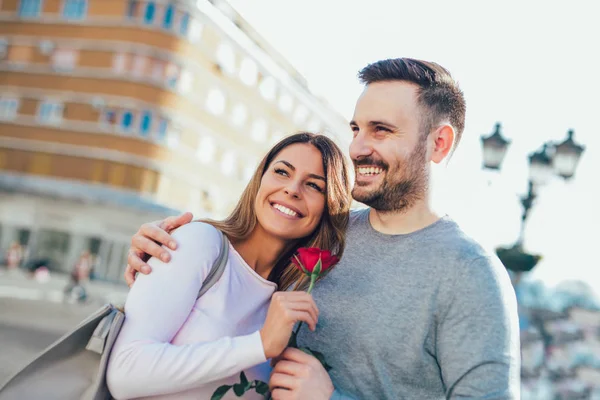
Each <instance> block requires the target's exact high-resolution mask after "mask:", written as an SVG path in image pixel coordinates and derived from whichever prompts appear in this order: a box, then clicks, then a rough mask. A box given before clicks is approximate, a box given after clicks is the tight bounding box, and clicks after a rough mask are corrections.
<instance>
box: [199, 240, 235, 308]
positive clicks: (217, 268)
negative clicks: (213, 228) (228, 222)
mask: <svg viewBox="0 0 600 400" xmlns="http://www.w3.org/2000/svg"><path fill="white" fill-rule="evenodd" d="M219 235H220V236H221V250H220V251H219V255H218V256H217V259H216V260H215V262H214V264H213V266H212V268H211V270H210V272H209V273H208V275H207V276H206V278H205V279H204V282H202V287H201V288H200V291H199V292H198V296H197V297H196V300H198V299H199V298H200V297H202V295H203V294H204V293H206V292H208V290H209V289H210V288H211V287H213V285H214V284H215V283H217V281H218V280H219V279H220V278H221V275H223V271H224V270H225V265H227V257H228V256H229V240H228V239H227V236H225V234H223V232H221V231H219Z"/></svg>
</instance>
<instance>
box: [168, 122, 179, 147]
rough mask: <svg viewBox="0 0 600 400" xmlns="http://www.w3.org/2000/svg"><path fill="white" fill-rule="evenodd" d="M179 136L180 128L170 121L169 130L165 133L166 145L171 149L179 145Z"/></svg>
mask: <svg viewBox="0 0 600 400" xmlns="http://www.w3.org/2000/svg"><path fill="white" fill-rule="evenodd" d="M180 137H181V128H179V127H177V126H175V125H174V124H172V123H171V126H170V129H169V132H168V133H167V146H168V147H169V148H171V149H175V148H177V146H179V138H180Z"/></svg>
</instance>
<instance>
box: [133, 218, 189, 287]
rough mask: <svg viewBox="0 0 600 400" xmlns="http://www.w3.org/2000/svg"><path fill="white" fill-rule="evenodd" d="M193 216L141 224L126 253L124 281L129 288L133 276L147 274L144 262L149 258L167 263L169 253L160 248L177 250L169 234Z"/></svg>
mask: <svg viewBox="0 0 600 400" xmlns="http://www.w3.org/2000/svg"><path fill="white" fill-rule="evenodd" d="M192 218H193V215H192V213H190V212H186V213H183V214H181V215H178V216H173V217H167V218H165V219H163V220H161V221H154V222H148V223H145V224H143V225H142V226H141V227H140V229H138V231H137V232H136V233H135V234H134V235H133V237H132V238H131V247H129V251H128V253H127V268H125V281H126V282H127V285H128V286H131V285H132V284H133V282H134V281H135V274H136V273H138V272H140V273H142V274H149V273H150V272H151V269H150V266H149V265H148V264H147V263H146V261H147V260H148V259H149V258H150V257H156V258H160V259H161V260H163V261H164V262H168V261H169V258H170V256H169V253H168V252H166V251H165V250H164V249H163V248H162V247H161V246H162V245H165V246H167V247H169V248H170V249H171V250H175V249H176V248H177V243H176V242H175V240H173V238H172V237H171V235H170V233H171V232H172V231H173V230H175V229H177V228H179V227H180V226H182V225H185V224H187V223H190V222H191V221H192Z"/></svg>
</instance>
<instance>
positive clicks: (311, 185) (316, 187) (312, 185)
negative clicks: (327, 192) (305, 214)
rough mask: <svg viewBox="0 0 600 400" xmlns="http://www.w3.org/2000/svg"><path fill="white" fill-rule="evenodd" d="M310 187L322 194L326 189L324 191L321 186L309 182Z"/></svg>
mask: <svg viewBox="0 0 600 400" xmlns="http://www.w3.org/2000/svg"><path fill="white" fill-rule="evenodd" d="M308 186H310V187H312V188H313V189H315V190H317V191H319V192H321V193H323V192H324V189H322V188H321V186H319V185H317V184H316V183H313V182H309V183H308Z"/></svg>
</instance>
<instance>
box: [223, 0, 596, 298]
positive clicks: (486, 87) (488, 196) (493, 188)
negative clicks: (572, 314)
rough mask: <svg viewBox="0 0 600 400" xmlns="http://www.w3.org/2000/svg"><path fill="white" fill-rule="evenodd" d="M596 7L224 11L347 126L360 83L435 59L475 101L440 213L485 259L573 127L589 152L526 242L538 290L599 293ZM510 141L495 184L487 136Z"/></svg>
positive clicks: (440, 193)
mask: <svg viewBox="0 0 600 400" xmlns="http://www.w3.org/2000/svg"><path fill="white" fill-rule="evenodd" d="M594 3H595V1H593V0H589V1H577V0H574V1H569V2H566V1H561V2H558V1H553V0H546V1H537V0H530V1H526V2H525V1H512V0H509V1H496V2H488V1H485V2H482V1H456V0H455V1H437V0H434V1H427V2H418V1H412V2H399V1H389V0H368V1H365V0H353V1H342V0H303V1H281V0H252V1H250V0H230V4H231V5H232V6H234V7H235V8H236V9H237V10H238V12H240V13H241V14H242V16H243V17H244V18H245V19H246V20H248V22H250V23H251V24H252V25H253V26H254V27H255V29H256V30H257V31H258V32H259V33H260V34H261V35H262V36H263V37H264V38H265V39H266V40H267V41H268V42H270V43H271V45H273V47H274V48H275V49H277V51H279V52H280V53H281V54H282V55H283V56H284V57H285V58H287V59H288V60H289V61H290V62H291V63H292V65H293V66H294V67H295V68H296V69H297V70H298V71H299V72H300V73H301V74H302V75H303V76H304V77H305V78H306V80H307V81H308V84H309V87H310V90H311V91H312V92H313V93H314V94H315V95H318V96H321V97H322V98H324V99H325V100H326V101H327V102H328V103H329V104H330V105H331V106H332V107H334V108H335V109H336V110H337V111H339V112H340V113H341V114H342V115H343V116H344V117H345V118H347V119H348V120H350V119H351V118H352V113H353V109H354V104H355V101H356V99H357V97H358V95H359V94H360V92H361V90H362V87H361V85H360V84H359V83H358V81H357V79H356V74H357V72H358V71H359V70H360V69H361V68H362V67H364V66H365V65H367V64H368V63H370V62H373V61H377V60H380V59H384V58H394V57H412V58H420V59H424V60H430V61H436V62H438V63H439V64H441V65H442V66H444V67H446V68H447V69H448V70H450V72H451V73H452V75H453V76H454V78H455V79H456V80H457V81H458V82H459V84H460V86H461V88H462V89H463V91H464V93H465V98H466V101H467V121H466V128H465V132H464V136H463V138H462V142H461V144H460V146H459V147H458V149H457V151H456V153H455V155H454V156H453V157H452V159H451V160H450V161H449V162H448V163H447V164H445V165H443V166H436V168H435V170H434V185H433V196H432V197H433V199H432V200H433V203H434V205H435V206H436V208H437V209H438V210H440V211H442V212H445V213H448V214H449V215H450V216H452V217H453V218H454V219H455V220H456V221H457V222H458V223H459V224H460V225H461V226H462V227H463V229H464V230H465V231H466V232H467V233H468V234H469V235H471V236H473V237H474V238H476V239H477V240H479V241H480V242H481V243H482V244H483V245H484V246H485V247H488V248H493V247H496V246H498V245H511V244H512V243H513V242H514V241H515V240H516V238H517V236H518V232H519V222H520V212H521V209H520V204H519V199H518V196H519V195H521V194H524V192H525V190H526V186H527V174H528V168H527V155H528V154H529V153H531V152H533V151H536V150H538V149H539V148H540V147H541V145H542V144H543V143H544V142H546V141H549V140H553V141H562V140H563V139H564V138H565V137H566V132H567V130H569V129H574V130H575V140H576V141H577V142H578V143H581V144H583V145H585V146H586V150H585V153H584V154H583V157H582V159H581V162H580V164H579V168H578V170H577V172H576V176H575V178H574V179H573V180H571V181H570V182H564V181H563V180H561V179H559V178H556V179H554V180H553V181H551V182H550V183H549V184H548V186H547V187H544V188H542V189H541V191H540V193H539V196H538V199H537V201H536V205H535V206H534V208H533V210H532V212H531V216H530V218H529V222H528V225H527V227H526V232H525V246H526V249H527V250H528V251H529V252H532V253H536V254H541V255H543V257H544V258H543V259H542V261H541V262H540V263H539V264H538V266H537V267H536V269H535V270H534V272H533V273H532V274H531V275H530V277H529V278H530V279H534V280H537V279H540V280H542V281H543V282H544V283H546V284H547V285H549V286H554V285H556V284H557V283H559V282H562V281H564V280H571V279H581V280H584V281H587V282H588V283H590V284H591V285H592V286H593V288H594V289H595V290H596V292H597V293H600V278H596V276H598V275H599V274H598V272H596V270H597V269H598V267H600V262H599V261H598V257H597V256H596V254H597V246H598V244H597V242H598V238H599V237H600V235H599V234H598V233H597V230H598V227H599V225H600V211H599V210H598V201H600V184H599V182H600V179H599V178H598V177H597V174H598V172H600V124H599V123H598V122H597V120H598V116H600V45H599V39H600V24H598V23H596V21H595V18H596V17H595V16H596V15H597V13H596V12H595V8H596V7H597V6H594ZM496 122H500V123H501V124H502V128H503V134H504V135H505V136H506V137H508V138H509V139H511V140H512V144H511V146H510V148H509V150H508V154H507V156H506V159H505V160H504V164H503V167H502V170H501V172H500V173H490V172H489V171H483V170H482V169H481V156H482V153H481V142H480V136H481V135H482V134H485V135H488V134H489V133H491V132H492V131H493V129H494V124H495V123H496Z"/></svg>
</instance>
